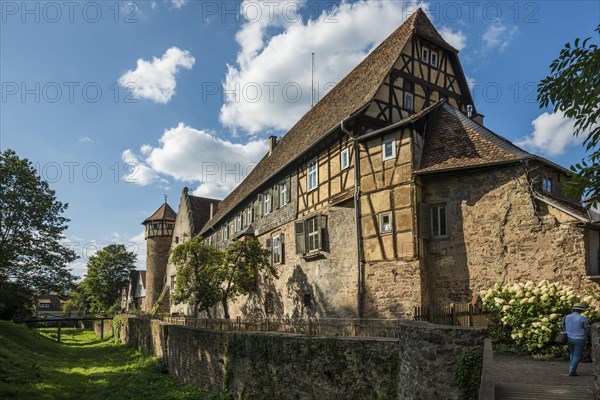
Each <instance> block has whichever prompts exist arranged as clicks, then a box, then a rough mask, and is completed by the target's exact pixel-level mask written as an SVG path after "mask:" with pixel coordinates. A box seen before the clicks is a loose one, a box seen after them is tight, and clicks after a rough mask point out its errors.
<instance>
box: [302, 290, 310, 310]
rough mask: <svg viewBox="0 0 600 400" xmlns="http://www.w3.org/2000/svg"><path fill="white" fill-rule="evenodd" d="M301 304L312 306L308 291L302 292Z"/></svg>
mask: <svg viewBox="0 0 600 400" xmlns="http://www.w3.org/2000/svg"><path fill="white" fill-rule="evenodd" d="M302 304H304V307H310V306H312V295H311V294H310V293H304V296H303V297H302Z"/></svg>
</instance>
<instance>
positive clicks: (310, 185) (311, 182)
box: [306, 158, 319, 192]
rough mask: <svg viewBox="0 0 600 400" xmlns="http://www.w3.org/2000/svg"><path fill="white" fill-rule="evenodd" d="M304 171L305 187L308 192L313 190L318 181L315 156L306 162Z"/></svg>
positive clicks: (317, 166)
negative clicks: (305, 172) (305, 173)
mask: <svg viewBox="0 0 600 400" xmlns="http://www.w3.org/2000/svg"><path fill="white" fill-rule="evenodd" d="M306 171H307V175H306V187H307V190H308V191H309V192H310V191H311V190H315V189H316V188H317V185H318V183H319V163H318V160H317V159H316V158H315V159H314V160H312V161H310V162H309V163H308V164H307V166H306Z"/></svg>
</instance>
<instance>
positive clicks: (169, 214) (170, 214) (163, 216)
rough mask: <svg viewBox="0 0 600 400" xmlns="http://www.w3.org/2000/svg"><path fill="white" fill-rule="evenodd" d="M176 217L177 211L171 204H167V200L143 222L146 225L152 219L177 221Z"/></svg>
mask: <svg viewBox="0 0 600 400" xmlns="http://www.w3.org/2000/svg"><path fill="white" fill-rule="evenodd" d="M176 217H177V214H176V213H175V211H173V209H172V208H171V206H169V205H168V204H167V202H166V201H165V202H164V203H163V205H162V206H160V207H159V208H158V210H156V211H155V212H154V214H152V215H151V216H150V217H148V218H146V219H145V220H144V222H142V224H143V225H145V224H146V223H148V222H150V221H161V220H166V221H175V218H176Z"/></svg>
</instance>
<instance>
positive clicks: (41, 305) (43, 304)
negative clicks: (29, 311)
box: [40, 303, 50, 308]
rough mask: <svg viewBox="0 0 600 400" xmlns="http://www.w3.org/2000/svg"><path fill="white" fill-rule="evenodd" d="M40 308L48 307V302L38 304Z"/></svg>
mask: <svg viewBox="0 0 600 400" xmlns="http://www.w3.org/2000/svg"><path fill="white" fill-rule="evenodd" d="M40 308H50V304H45V303H42V304H40Z"/></svg>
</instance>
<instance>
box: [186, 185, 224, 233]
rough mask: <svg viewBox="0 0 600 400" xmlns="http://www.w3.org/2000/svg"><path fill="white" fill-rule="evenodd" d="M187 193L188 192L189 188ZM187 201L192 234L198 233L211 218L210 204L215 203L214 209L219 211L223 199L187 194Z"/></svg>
mask: <svg viewBox="0 0 600 400" xmlns="http://www.w3.org/2000/svg"><path fill="white" fill-rule="evenodd" d="M186 189H187V188H186ZM184 190H185V189H184ZM185 193H186V194H187V190H185ZM187 201H188V210H189V212H190V215H189V217H190V225H191V229H192V235H197V234H198V233H200V230H202V228H203V227H204V225H205V224H206V222H207V221H208V220H209V219H210V205H211V204H213V207H214V210H215V211H217V207H218V206H219V203H221V200H217V199H209V198H207V197H198V196H190V195H187Z"/></svg>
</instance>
